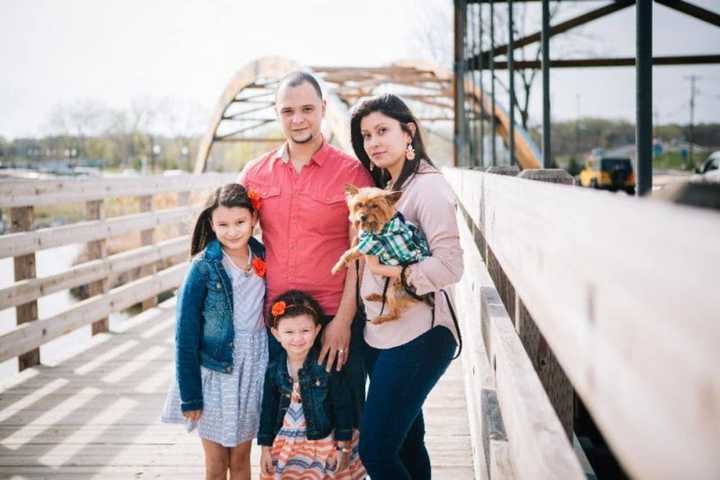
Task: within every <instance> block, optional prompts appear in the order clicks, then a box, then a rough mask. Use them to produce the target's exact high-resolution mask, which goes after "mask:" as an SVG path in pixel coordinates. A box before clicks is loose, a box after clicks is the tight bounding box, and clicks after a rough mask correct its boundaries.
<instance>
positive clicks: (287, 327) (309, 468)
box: [258, 290, 366, 480]
mask: <svg viewBox="0 0 720 480" xmlns="http://www.w3.org/2000/svg"><path fill="white" fill-rule="evenodd" d="M268 318H269V323H270V331H271V332H272V334H273V336H274V337H275V338H276V339H277V341H278V342H279V343H280V345H281V346H282V348H283V352H281V353H280V354H279V355H278V357H277V359H275V360H274V361H273V362H272V363H271V364H270V365H269V366H268V369H267V373H266V374H265V386H264V389H263V400H262V413H261V416H260V431H259V433H258V444H260V445H262V455H261V457H260V468H261V479H262V480H273V479H274V480H281V479H284V478H302V479H303V480H325V479H344V480H350V479H352V480H357V479H363V478H365V476H366V474H365V469H364V468H363V466H362V463H361V462H360V458H359V455H358V450H357V446H358V434H357V430H355V431H353V429H352V423H353V405H354V404H353V399H352V397H351V394H350V390H349V388H348V386H347V384H346V383H345V381H344V380H343V377H342V376H341V374H340V373H338V372H335V371H332V372H330V373H328V372H327V371H326V370H325V368H324V367H323V366H321V365H319V364H318V352H319V347H318V345H317V344H316V343H315V340H316V338H317V336H318V333H320V329H321V328H322V319H323V318H324V316H323V314H322V311H321V309H320V305H319V304H318V302H317V301H316V300H315V299H314V298H313V297H311V296H310V295H308V294H306V293H303V292H300V291H298V290H290V291H288V292H285V293H283V294H281V295H279V296H278V297H277V298H276V299H275V300H274V301H273V302H272V305H271V308H270V312H269V315H268Z"/></svg>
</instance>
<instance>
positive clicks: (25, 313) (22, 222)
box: [10, 207, 40, 371]
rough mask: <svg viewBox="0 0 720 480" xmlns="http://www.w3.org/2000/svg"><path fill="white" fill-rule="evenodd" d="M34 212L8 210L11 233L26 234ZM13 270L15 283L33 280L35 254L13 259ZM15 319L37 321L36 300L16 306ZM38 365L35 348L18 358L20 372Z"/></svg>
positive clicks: (18, 323) (38, 352)
mask: <svg viewBox="0 0 720 480" xmlns="http://www.w3.org/2000/svg"><path fill="white" fill-rule="evenodd" d="M34 218H35V210H34V208H33V207H17V208H11V209H10V223H11V231H12V232H13V233H16V232H28V231H30V230H32V224H33V220H34ZM13 264H14V268H15V281H16V282H18V281H20V280H27V279H29V278H35V277H36V275H37V271H36V265H35V252H33V253H28V254H27V255H20V256H19V257H14V258H13ZM15 318H16V323H17V325H22V324H23V323H28V322H32V321H34V320H37V319H38V306H37V300H33V301H31V302H28V303H25V304H23V305H18V306H17V307H15ZM35 365H40V349H39V348H35V349H33V350H30V351H28V352H27V353H23V354H22V355H20V356H18V370H20V371H22V370H25V369H26V368H29V367H34V366H35Z"/></svg>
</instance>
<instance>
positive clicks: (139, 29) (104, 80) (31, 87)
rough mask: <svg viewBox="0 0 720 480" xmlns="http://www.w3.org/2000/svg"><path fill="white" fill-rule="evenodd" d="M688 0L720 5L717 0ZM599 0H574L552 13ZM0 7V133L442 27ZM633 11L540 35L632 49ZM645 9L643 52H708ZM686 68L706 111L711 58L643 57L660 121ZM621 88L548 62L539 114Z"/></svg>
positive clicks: (162, 7) (615, 97)
mask: <svg viewBox="0 0 720 480" xmlns="http://www.w3.org/2000/svg"><path fill="white" fill-rule="evenodd" d="M692 1H693V2H694V3H696V4H698V5H701V6H704V7H705V8H709V9H711V10H713V11H715V12H720V1H719V0H692ZM605 3H607V2H578V5H577V6H571V7H569V10H567V11H562V12H561V13H562V14H565V15H566V16H567V15H571V14H573V12H576V13H577V12H580V11H583V10H587V9H591V8H596V7H598V6H600V5H603V4H605ZM0 8H1V9H2V10H0V62H1V63H0V64H1V65H2V72H3V73H2V75H0V136H4V137H6V138H16V137H20V136H33V135H41V134H43V133H47V128H48V127H47V125H48V118H49V115H50V113H51V112H52V110H53V108H56V107H57V106H58V105H70V104H73V103H78V102H83V101H88V100H90V101H97V102H100V103H102V104H104V105H107V106H109V107H112V108H117V109H123V108H128V106H129V105H130V103H131V102H132V101H133V100H134V99H138V98H160V97H167V98H170V99H172V101H175V102H178V103H184V104H188V105H194V106H197V107H198V108H199V109H202V110H205V111H211V110H212V108H213V107H214V105H215V103H216V102H217V99H218V97H219V95H220V93H221V92H222V90H223V89H224V87H225V85H226V84H227V82H228V81H229V80H230V78H232V75H233V73H234V72H235V71H237V70H238V69H240V68H241V67H242V66H243V65H244V64H246V63H248V62H250V61H252V60H253V59H256V58H258V57H262V56H269V55H280V56H284V57H288V58H291V59H293V60H296V61H297V62H299V63H300V64H304V65H324V66H328V65H335V66H342V65H349V66H379V65H383V64H387V63H390V62H393V61H398V60H404V59H408V58H425V59H428V58H429V56H430V54H429V49H428V48H424V46H423V43H422V40H421V38H419V37H420V36H421V35H420V34H419V31H420V30H421V29H422V28H423V27H424V26H427V25H433V28H436V29H439V30H447V32H446V35H444V38H447V39H449V38H450V35H451V32H450V31H449V28H448V27H449V26H450V25H451V24H450V23H449V22H450V19H451V18H452V16H451V13H450V12H451V10H450V9H451V2H450V1H448V0H424V1H420V0H415V1H413V0H392V1H390V0H365V1H363V2H357V1H349V0H305V1H300V0H295V1H265V2H263V1H257V0H256V1H240V0H232V1H231V0H152V1H147V0H123V1H110V0H104V1H102V0H63V1H58V0H33V1H27V0H3V2H2V6H1V7H0ZM499 8H500V7H499ZM529 8H530V9H533V8H535V9H536V10H537V5H533V6H531V7H529ZM536 10H534V11H531V12H530V13H529V18H530V19H531V20H533V18H531V17H533V12H535V11H536ZM443 12H445V13H443ZM537 18H539V17H537ZM560 19H562V15H561V17H560ZM634 22H635V16H634V8H632V7H631V8H627V9H625V10H624V11H622V12H618V13H616V14H613V15H611V16H609V17H607V18H605V19H601V20H599V21H597V22H596V23H594V24H593V25H592V26H590V27H586V28H583V29H582V30H580V33H579V34H576V35H574V36H572V37H567V38H562V37H558V38H557V39H556V40H555V39H554V40H553V42H552V44H551V56H552V57H556V55H555V53H557V54H558V55H557V56H558V57H559V56H561V55H564V56H566V57H567V56H632V55H633V53H634V42H635V35H634ZM653 22H654V29H655V32H654V39H653V40H654V46H653V48H654V53H655V54H656V55H681V54H702V53H715V54H717V53H720V28H715V27H712V26H710V25H707V24H704V23H702V22H700V21H698V20H696V19H692V18H687V17H684V16H683V15H681V14H679V13H677V12H674V11H671V10H669V9H667V8H666V7H663V6H659V5H655V6H654V18H653ZM441 36H442V34H441ZM447 44H448V46H449V45H451V44H450V42H449V41H448V43H447ZM691 74H695V75H699V76H700V79H699V80H698V91H699V93H698V97H697V111H696V122H713V121H714V122H720V114H719V113H718V112H720V66H718V65H714V66H684V67H656V68H655V69H654V77H653V81H654V87H653V90H654V91H653V97H654V105H655V110H656V114H657V119H658V120H659V122H660V123H668V122H683V123H685V122H687V119H688V115H689V114H688V108H687V104H688V101H689V96H690V85H689V81H688V80H687V79H686V77H687V76H688V75H691ZM501 75H504V74H503V73H501ZM537 87H538V88H537V92H538V93H537V94H536V95H534V97H533V101H532V105H531V119H532V120H534V121H535V122H537V121H539V119H540V116H541V110H540V105H541V103H540V102H541V98H540V94H539V92H540V88H539V87H540V84H539V83H538V84H537ZM634 92H635V75H634V69H633V68H604V69H573V70H555V71H553V73H552V77H551V95H552V102H553V104H552V105H553V106H552V115H553V119H556V120H558V119H559V120H563V119H570V118H574V117H576V116H577V115H578V114H580V115H581V116H590V115H592V116H601V117H607V118H624V119H628V120H632V119H633V118H634V112H635V96H634V95H635V93H634Z"/></svg>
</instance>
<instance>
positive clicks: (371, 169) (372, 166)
mask: <svg viewBox="0 0 720 480" xmlns="http://www.w3.org/2000/svg"><path fill="white" fill-rule="evenodd" d="M374 169H375V165H374V164H373V162H370V171H371V172H372V171H373V170H374Z"/></svg>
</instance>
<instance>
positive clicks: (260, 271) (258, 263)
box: [252, 257, 267, 277]
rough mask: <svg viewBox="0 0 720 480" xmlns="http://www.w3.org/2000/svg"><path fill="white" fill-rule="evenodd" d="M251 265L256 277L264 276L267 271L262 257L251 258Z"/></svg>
mask: <svg viewBox="0 0 720 480" xmlns="http://www.w3.org/2000/svg"><path fill="white" fill-rule="evenodd" d="M252 267H253V270H255V274H257V276H258V277H264V276H265V274H266V273H267V265H265V262H263V260H262V258H257V257H255V258H253V261H252Z"/></svg>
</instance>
